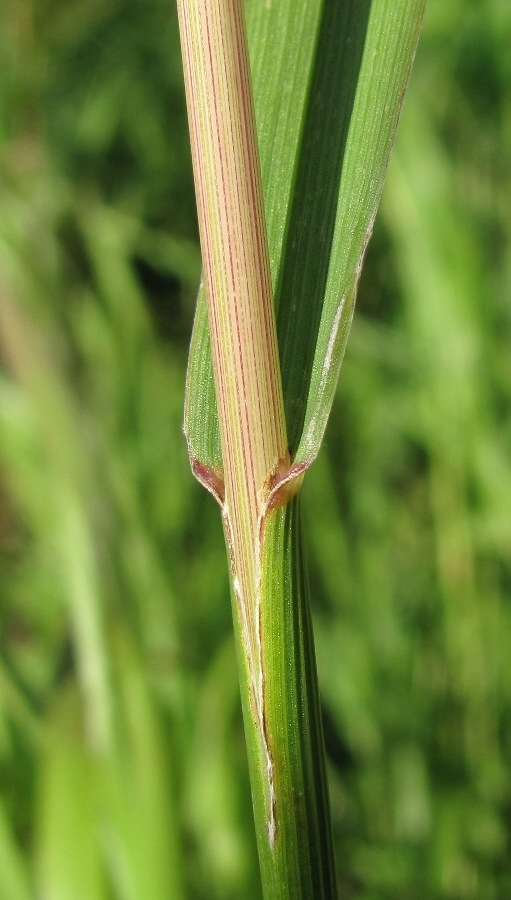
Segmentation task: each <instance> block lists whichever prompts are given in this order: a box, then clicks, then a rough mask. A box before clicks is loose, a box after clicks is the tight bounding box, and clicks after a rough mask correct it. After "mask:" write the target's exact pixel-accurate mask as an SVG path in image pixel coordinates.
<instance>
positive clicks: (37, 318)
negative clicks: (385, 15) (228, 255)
mask: <svg viewBox="0 0 511 900" xmlns="http://www.w3.org/2000/svg"><path fill="white" fill-rule="evenodd" d="M510 42H511V9H510V7H509V4H508V3H506V2H503V0H480V2H478V3H475V2H471V0H451V2H449V3H441V2H440V0H430V2H429V6H428V9H427V13H426V20H425V25H424V32H423V36H422V41H421V44H420V46H419V51H418V54H417V59H416V65H415V69H414V73H413V76H412V83H411V87H410V91H409V95H408V97H407V100H406V103H405V108H404V113H403V117H402V122H401V126H400V130H399V133H398V141H397V146H396V150H395V153H394V156H393V159H392V162H391V167H390V171H389V176H388V180H387V185H386V188H385V192H384V198H383V203H382V208H381V211H380V214H379V217H378V220H377V226H376V229H375V234H374V237H373V240H372V243H371V245H370V248H369V252H368V257H367V261H366V266H365V270H364V274H363V277H362V282H361V285H360V291H359V300H358V307H357V312H356V315H355V321H354V325H353V329H352V333H351V336H350V340H349V343H348V349H347V353H346V358H345V362H344V364H343V368H342V372H341V380H340V384H339V388H338V391H337V395H336V400H335V404H334V410H333V415H332V418H331V421H330V424H329V428H328V432H327V439H326V445H325V447H324V448H323V450H322V452H321V454H320V456H319V458H318V460H317V461H316V462H315V463H314V465H313V467H312V469H311V471H310V473H308V474H307V478H306V481H305V485H304V489H303V491H304V506H305V516H306V532H307V535H308V546H307V551H308V558H309V563H310V569H311V586H312V593H313V602H314V616H315V633H316V643H317V655H318V667H319V675H320V686H321V691H322V698H323V707H324V717H325V732H326V743H327V756H328V767H329V777H330V787H331V795H332V807H333V817H334V832H335V834H334V840H335V848H336V856H337V867H338V880H339V888H340V895H341V896H342V897H343V898H353V900H424V898H428V900H472V898H473V900H502V898H504V897H509V896H511V856H510V845H511V353H510V346H511V305H510V302H509V296H510V292H509V285H510V283H511V246H510V240H509V236H510V233H511V228H510V225H511V222H510V217H511V212H510V210H511V206H510V203H509V197H510V196H511V170H510V163H509V160H510V159H511V104H510V96H511V56H510V54H509V46H510ZM0 59H1V70H2V76H3V77H2V79H1V82H0V141H1V147H0V209H1V215H0V347H1V350H0V788H1V791H0V898H2V900H4V898H5V900H29V898H32V897H38V898H43V900H46V898H52V900H54V898H57V900H70V898H77V900H103V898H108V900H110V898H115V900H117V898H119V900H167V898H172V900H173V898H176V900H177V898H180V897H183V898H197V900H200V898H204V900H206V898H208V900H211V898H213V900H214V898H219V900H223V898H239V897H243V898H247V900H250V898H258V897H260V887H259V881H258V878H259V876H258V870H257V859H256V851H255V838H254V833H253V824H252V812H251V802H250V792H249V787H248V777H247V773H246V755H245V749H244V739H243V730H242V723H241V714H240V709H239V696H238V686H237V674H236V663H235V657H234V649H233V638H232V626H231V621H230V607H229V594H228V583H227V573H226V567H225V559H224V547H223V539H222V534H221V527H220V521H219V517H218V512H217V509H216V507H215V505H214V503H213V501H212V499H211V498H210V497H209V496H208V495H207V494H206V493H205V492H204V491H203V490H202V489H201V488H200V487H199V486H198V485H197V484H196V482H195V481H194V480H193V478H192V477H191V475H190V473H189V470H188V461H187V458H186V450H185V445H184V439H183V436H182V433H181V421H182V402H183V400H182V398H183V391H184V376H185V367H186V354H187V345H188V341H189V335H190V330H191V322H192V317H193V308H194V300H195V293H196V288H197V282H198V277H199V270H200V258H199V252H198V247H197V239H196V225H195V211H194V199H193V189H192V180H191V170H190V160H189V150H188V137H187V131H186V121H185V111H184V99H183V92H182V77H181V63H180V57H179V46H178V36H177V23H176V14H175V10H174V7H173V5H172V4H169V3H164V2H162V0H144V2H142V0H134V2H132V3H121V2H120V0H110V2H107V3H105V2H98V0H71V2H63V0H53V2H50V0H42V2H39V3H33V4H31V3H29V2H27V0H13V2H12V3H4V4H2V8H1V11H0Z"/></svg>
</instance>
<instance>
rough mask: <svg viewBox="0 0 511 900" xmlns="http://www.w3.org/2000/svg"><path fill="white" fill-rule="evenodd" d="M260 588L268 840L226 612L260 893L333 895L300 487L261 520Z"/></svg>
mask: <svg viewBox="0 0 511 900" xmlns="http://www.w3.org/2000/svg"><path fill="white" fill-rule="evenodd" d="M261 593H262V621H261V636H262V644H263V664H264V672H265V684H264V710H265V729H266V734H267V739H268V744H269V747H270V748H271V754H272V765H273V784H274V790H275V796H274V817H275V835H274V842H273V845H270V842H269V841H268V839H267V834H266V829H263V828H262V827H260V823H262V822H263V821H264V815H265V806H264V803H265V800H264V797H265V793H264V790H265V785H264V780H265V778H264V763H265V760H264V757H263V755H262V754H261V749H260V745H259V742H258V740H257V736H256V734H255V728H254V719H253V715H252V712H251V704H250V698H249V690H248V672H247V666H246V660H245V658H244V654H243V642H242V639H241V626H240V623H239V620H238V618H237V610H236V604H234V619H235V623H236V629H235V630H236V635H237V644H238V653H239V664H240V675H241V687H242V703H243V712H244V720H245V729H246V733H247V746H248V755H249V766H250V776H251V784H252V794H253V802H254V813H255V819H256V830H257V841H258V849H259V859H260V865H261V876H262V883H263V893H264V897H265V898H266V900H300V898H302V900H305V898H307V900H330V898H335V897H336V896H337V892H336V885H335V865H334V855H333V846H332V834H331V826H330V806H329V798H328V788H327V781H326V774H325V756H324V744H323V730H322V724H321V713H320V705H319V695H318V683H317V672H316V660H315V653H314V640H313V634H312V623H311V618H310V609H309V589H308V581H307V576H306V570H305V566H304V558H303V548H302V532H301V516H300V496H299V495H298V494H297V495H295V496H294V497H293V498H292V499H291V501H290V502H289V503H288V504H287V505H285V506H283V507H281V508H279V509H277V510H275V511H273V512H271V513H270V514H269V516H268V518H267V520H266V527H265V538H264V543H263V550H262V579H261Z"/></svg>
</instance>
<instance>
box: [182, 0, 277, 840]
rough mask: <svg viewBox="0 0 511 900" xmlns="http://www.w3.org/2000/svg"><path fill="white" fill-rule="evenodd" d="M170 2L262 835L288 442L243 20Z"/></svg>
mask: <svg viewBox="0 0 511 900" xmlns="http://www.w3.org/2000/svg"><path fill="white" fill-rule="evenodd" d="M177 6H178V13H179V24H180V32H181V43H182V53H183V65H184V75H185V88H186V98H187V107H188V118H189V124H190V135H191V146H192V160H193V170H194V179H195V190H196V196H197V209H198V218H199V232H200V241H201V249H202V260H203V271H204V280H205V288H206V295H207V302H208V314H209V324H210V335H211V345H212V356H213V369H214V377H215V388H216V397H217V406H218V417H219V424H220V439H221V446H222V459H223V479H224V486H223V490H224V493H223V495H222V492H221V491H219V490H217V493H220V494H221V496H220V498H219V499H220V500H221V502H222V512H223V518H224V526H225V532H226V537H227V541H228V545H229V553H230V558H231V575H232V584H233V590H234V593H235V597H236V603H237V607H238V614H239V619H240V627H241V633H242V639H243V644H244V649H245V653H246V658H247V666H248V671H249V678H250V686H251V708H252V713H253V715H254V718H255V720H256V722H257V725H258V732H259V740H260V742H261V753H262V758H263V760H264V762H263V765H265V767H266V772H267V782H268V783H267V804H268V833H269V835H270V840H272V836H273V834H274V825H273V823H272V807H273V802H274V792H273V782H272V773H273V766H272V757H271V750H270V747H269V743H268V737H267V734H266V729H265V712H264V680H265V675H264V665H263V648H262V645H261V608H260V607H261V596H260V593H261V592H260V560H261V541H262V534H263V523H264V518H265V515H266V513H267V512H268V508H269V505H270V497H271V496H273V493H272V492H274V488H275V485H276V483H278V482H279V481H280V480H281V479H282V477H283V476H284V478H285V473H286V472H288V470H289V453H288V445H287V437H286V427H285V417H284V403H283V397H282V386H281V377H280V366H279V358H278V349H277V339H276V327H275V315H274V309H273V299H272V290H271V277H270V266H269V257H268V248H267V238H266V226H265V217H264V207H263V195H262V186H261V177H260V169H259V159H258V150H257V138H256V127H255V116H254V107H253V100H252V91H251V78H250V68H249V60H248V50H247V43H246V29H245V22H244V12H243V3H242V2H241V0H178V4H177ZM205 480H206V479H205ZM208 486H210V482H209V483H208Z"/></svg>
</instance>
